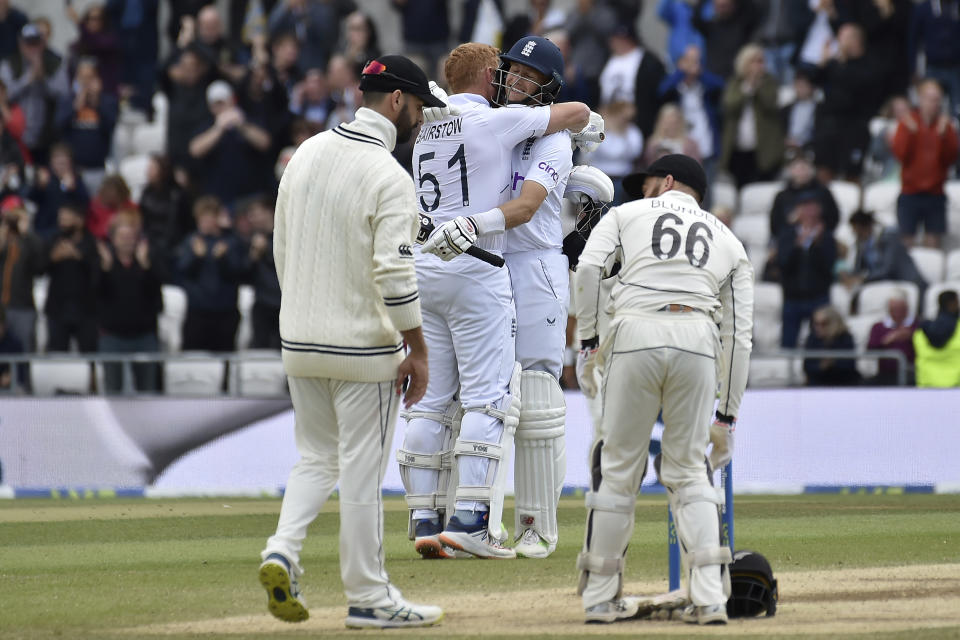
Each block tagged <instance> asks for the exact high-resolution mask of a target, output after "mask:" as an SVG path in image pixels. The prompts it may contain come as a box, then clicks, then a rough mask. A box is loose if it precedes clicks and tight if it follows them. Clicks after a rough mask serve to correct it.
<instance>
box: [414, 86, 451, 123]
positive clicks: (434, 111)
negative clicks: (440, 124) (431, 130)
mask: <svg viewBox="0 0 960 640" xmlns="http://www.w3.org/2000/svg"><path fill="white" fill-rule="evenodd" d="M427 86H429V87H430V93H432V94H433V97H434V98H437V99H438V100H440V101H442V102H443V104H445V105H447V106H445V107H424V108H423V122H424V123H427V122H436V121H437V120H444V119H446V118H449V117H450V116H458V115H460V109H458V108H457V107H455V106H453V105H452V104H450V101H449V100H448V99H447V92H446V91H444V90H443V89H441V88H440V86H439V85H438V84H437V83H436V82H434V81H433V80H431V81H430V84H429V85H427Z"/></svg>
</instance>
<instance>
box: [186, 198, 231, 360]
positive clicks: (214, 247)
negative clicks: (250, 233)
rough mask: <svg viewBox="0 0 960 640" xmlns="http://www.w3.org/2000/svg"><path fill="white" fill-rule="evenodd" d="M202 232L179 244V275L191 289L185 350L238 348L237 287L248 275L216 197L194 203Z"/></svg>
mask: <svg viewBox="0 0 960 640" xmlns="http://www.w3.org/2000/svg"><path fill="white" fill-rule="evenodd" d="M193 215H194V218H195V219H196V221H197V230H196V232H195V233H192V234H190V236H188V237H187V238H186V240H184V241H183V243H182V244H181V245H180V249H179V252H178V255H177V273H178V275H179V279H180V283H181V285H182V286H183V288H184V289H185V290H186V292H187V317H186V320H185V322H184V325H183V349H184V351H197V350H200V351H220V352H223V351H233V350H234V349H235V345H236V335H237V325H238V324H239V322H240V312H239V310H238V309H237V285H238V283H239V282H240V279H241V278H242V276H243V271H242V264H241V258H240V256H239V251H238V248H237V245H236V242H235V240H234V238H233V237H231V236H228V235H227V234H226V233H225V232H224V230H223V229H222V228H221V226H220V220H221V218H222V217H223V216H224V215H225V212H224V210H223V208H222V205H221V204H220V201H219V200H218V199H217V198H216V197H214V196H203V197H200V198H198V199H197V201H196V202H195V203H194V205H193Z"/></svg>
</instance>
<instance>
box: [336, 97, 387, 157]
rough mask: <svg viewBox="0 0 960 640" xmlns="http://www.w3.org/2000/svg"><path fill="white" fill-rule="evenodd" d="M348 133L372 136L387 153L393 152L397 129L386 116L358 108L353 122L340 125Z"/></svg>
mask: <svg viewBox="0 0 960 640" xmlns="http://www.w3.org/2000/svg"><path fill="white" fill-rule="evenodd" d="M341 126H342V127H343V128H345V129H347V130H348V131H355V132H357V133H361V134H363V135H366V136H372V137H374V138H376V139H377V140H379V141H380V142H382V143H383V146H384V147H385V148H386V149H387V151H393V148H394V147H395V146H397V127H396V125H394V124H393V123H392V122H390V120H388V119H387V117H386V116H384V115H382V114H380V113H377V112H376V111H374V110H373V109H368V108H367V107H360V108H359V109H357V113H356V115H355V116H354V119H353V122H348V123H346V124H343V125H341Z"/></svg>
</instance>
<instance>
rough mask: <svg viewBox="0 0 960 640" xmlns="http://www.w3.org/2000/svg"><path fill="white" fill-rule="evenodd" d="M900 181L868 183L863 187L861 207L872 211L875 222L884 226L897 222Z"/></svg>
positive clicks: (893, 224)
mask: <svg viewBox="0 0 960 640" xmlns="http://www.w3.org/2000/svg"><path fill="white" fill-rule="evenodd" d="M898 197H900V183H899V182H892V181H889V180H886V181H883V182H874V183H871V184H868V185H867V186H866V187H864V189H863V208H864V209H865V210H867V211H873V212H874V214H875V215H876V219H877V222H879V223H880V224H882V225H883V226H884V227H889V226H895V225H896V224H897V198H898Z"/></svg>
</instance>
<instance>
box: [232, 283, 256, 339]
mask: <svg viewBox="0 0 960 640" xmlns="http://www.w3.org/2000/svg"><path fill="white" fill-rule="evenodd" d="M255 298H256V293H255V292H254V290H253V287H252V286H250V285H248V284H242V285H240V287H239V288H238V289H237V309H238V310H239V311H240V324H239V325H238V326H237V341H236V342H237V351H243V350H244V349H246V348H247V347H249V346H250V341H251V340H252V339H253V319H252V315H251V314H252V311H253V302H254V299H255Z"/></svg>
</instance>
